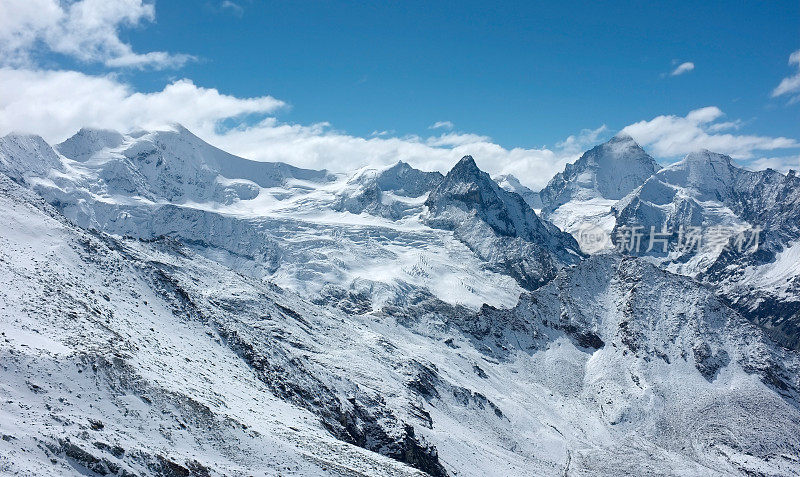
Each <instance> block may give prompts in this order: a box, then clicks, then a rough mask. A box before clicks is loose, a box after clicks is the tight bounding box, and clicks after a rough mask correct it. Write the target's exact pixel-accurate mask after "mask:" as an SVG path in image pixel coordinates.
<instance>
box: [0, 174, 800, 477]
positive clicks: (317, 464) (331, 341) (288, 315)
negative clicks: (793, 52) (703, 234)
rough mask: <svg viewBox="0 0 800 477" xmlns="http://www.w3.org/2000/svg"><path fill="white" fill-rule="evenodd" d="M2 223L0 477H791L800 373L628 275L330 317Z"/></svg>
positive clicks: (728, 327) (712, 311) (704, 310)
mask: <svg viewBox="0 0 800 477" xmlns="http://www.w3.org/2000/svg"><path fill="white" fill-rule="evenodd" d="M0 220H2V221H3V223H4V224H7V225H8V226H7V227H4V228H3V229H0V274H2V276H3V283H7V284H9V286H8V287H6V288H4V289H3V290H0V306H2V315H0V319H2V330H3V331H2V333H3V334H2V335H0V337H1V338H2V339H0V353H2V355H3V359H2V373H3V380H2V384H0V393H1V394H2V396H0V399H1V401H0V402H2V403H3V405H2V407H0V434H2V440H0V448H2V449H3V452H2V456H3V457H2V458H0V466H2V469H3V470H4V471H7V472H9V473H13V472H21V473H32V474H36V475H48V474H49V475H65V474H86V473H88V470H91V471H93V472H97V473H107V474H117V475H125V474H124V473H123V471H125V472H130V473H132V474H134V475H137V474H147V475H150V474H156V475H159V474H160V475H185V474H188V473H194V475H205V474H206V473H207V474H209V475H219V474H222V475H243V474H244V475H260V474H266V475H292V474H296V475H315V474H316V475H319V474H324V475H406V474H408V475H412V474H414V472H416V470H414V469H413V468H412V467H416V468H417V469H422V470H424V471H426V472H427V473H429V474H431V475H444V474H445V473H446V474H449V475H554V474H557V475H562V474H567V475H597V474H620V473H632V474H641V473H655V474H671V475H732V474H733V475H735V474H743V473H745V472H753V473H763V474H766V475H798V474H800V446H798V440H797V436H798V435H800V424H798V423H800V412H799V411H798V401H797V398H798V390H799V389H800V383H799V382H798V366H799V365H798V355H797V354H796V353H793V352H788V351H784V350H781V349H780V348H778V347H776V346H774V345H773V344H771V342H770V341H769V340H767V339H765V338H764V337H763V335H762V333H761V332H760V331H759V330H758V329H757V328H755V327H753V326H751V325H749V324H748V323H747V322H746V321H744V320H742V318H741V317H739V315H737V314H736V313H735V312H733V311H732V310H730V309H729V308H727V307H726V306H725V305H724V304H722V303H721V302H719V301H718V300H717V299H716V298H715V297H714V296H713V294H712V293H711V292H709V291H708V290H706V289H705V288H703V287H701V286H699V285H697V284H696V283H694V282H693V281H691V280H690V279H687V278H682V277H677V276H674V275H671V274H669V273H667V272H663V271H661V270H658V269H657V268H655V267H653V266H651V265H648V264H646V263H644V262H643V261H641V260H639V259H622V258H619V257H616V256H613V255H600V256H596V257H593V258H591V259H588V260H585V261H583V262H582V263H580V264H578V265H577V266H576V267H574V268H564V269H562V270H561V271H560V272H559V274H558V276H557V277H556V278H555V280H553V281H552V282H550V283H549V284H547V285H545V286H544V287H542V288H540V289H539V290H537V291H535V292H533V293H531V294H525V295H523V298H522V299H521V301H520V303H519V305H518V306H517V307H515V308H514V309H512V310H498V309H495V308H491V307H484V308H483V309H482V310H481V311H480V312H479V313H477V314H475V313H472V312H470V311H468V310H466V309H464V308H459V307H452V306H450V305H447V304H445V303H444V302H442V301H440V300H437V299H435V298H433V297H431V296H428V297H425V298H422V299H420V300H417V301H416V302H415V303H413V304H407V305H404V306H387V307H386V308H385V309H384V310H383V311H380V312H371V313H367V314H344V313H342V312H340V311H336V310H333V309H329V308H322V307H319V306H317V305H313V304H311V303H308V302H307V301H305V300H303V299H302V298H300V297H299V296H297V295H295V294H294V293H292V292H289V291H283V290H281V289H279V288H277V287H275V286H274V285H270V284H268V283H264V282H262V281H261V280H256V279H254V278H252V277H250V276H247V275H242V274H239V273H237V272H235V271H232V270H231V269H229V268H227V267H225V266H223V265H221V264H220V263H219V262H218V261H213V260H208V259H206V258H204V257H202V256H200V255H198V254H196V253H195V252H194V251H193V250H192V249H191V248H188V247H186V246H184V245H182V244H180V243H178V242H175V241H174V240H171V239H159V240H155V241H141V240H136V239H124V240H119V239H114V238H111V237H109V236H106V235H104V234H97V233H88V232H85V231H83V230H82V229H80V228H77V227H76V226H74V225H72V224H70V223H69V222H68V221H66V220H65V219H64V218H63V217H61V216H60V215H59V213H58V212H57V211H56V210H54V209H53V208H51V207H50V206H48V205H47V204H45V202H44V201H43V200H41V199H39V198H37V197H36V196H35V195H34V194H32V193H31V192H29V191H27V190H25V189H23V188H21V187H20V186H18V185H17V184H15V183H13V182H11V181H9V180H7V179H4V178H2V177H0ZM387 456H388V457H387ZM402 463H405V464H407V465H404V464H402ZM87 469H88V470H87Z"/></svg>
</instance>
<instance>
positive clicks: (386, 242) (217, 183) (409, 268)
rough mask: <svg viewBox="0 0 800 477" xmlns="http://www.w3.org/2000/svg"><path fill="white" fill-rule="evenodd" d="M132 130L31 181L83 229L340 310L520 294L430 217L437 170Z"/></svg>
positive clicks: (24, 157) (503, 301)
mask: <svg viewBox="0 0 800 477" xmlns="http://www.w3.org/2000/svg"><path fill="white" fill-rule="evenodd" d="M78 136H80V139H85V136H87V134H86V133H85V132H79V133H78ZM123 136H124V137H125V141H124V142H123V143H122V144H121V145H119V146H116V147H114V148H104V149H100V150H98V151H95V152H93V153H92V154H91V155H90V157H89V158H88V159H84V160H83V161H81V162H77V161H72V160H68V159H63V160H62V161H61V162H63V164H62V163H59V164H58V167H59V168H62V169H63V171H64V172H59V173H57V174H53V173H48V172H46V171H47V168H46V167H45V168H43V169H42V168H38V169H36V170H35V171H34V172H29V173H28V174H29V176H30V177H31V180H32V181H33V183H34V187H35V189H36V190H37V191H38V192H39V193H40V194H42V195H43V196H44V197H46V198H47V200H48V201H49V202H50V203H53V204H56V205H57V207H58V208H59V209H60V210H61V211H62V212H63V213H64V214H65V215H66V216H67V217H69V218H70V219H71V220H73V221H75V222H76V223H77V224H79V225H81V226H82V227H85V228H91V229H96V230H102V231H105V232H108V233H112V234H117V235H122V236H130V237H137V238H143V239H148V240H149V239H154V238H157V237H160V236H162V235H166V236H170V237H174V238H176V239H179V240H181V241H184V242H185V243H187V244H190V245H193V246H195V248H196V251H197V252H198V253H200V254H202V255H204V256H206V257H208V258H211V259H213V260H217V261H220V262H221V263H224V264H226V265H227V266H229V267H232V268H234V269H235V270H237V271H239V272H242V273H246V274H248V275H251V276H254V277H257V278H264V279H269V280H271V281H274V282H275V283H278V284H280V285H281V286H283V287H286V288H289V289H292V290H295V291H298V292H302V293H303V294H304V295H305V296H308V297H310V298H312V299H314V300H316V301H317V302H319V303H327V304H335V305H337V306H340V307H341V308H343V309H349V310H367V309H372V308H373V307H377V308H380V307H381V306H383V305H384V304H385V303H389V302H397V303H403V302H406V301H407V300H409V299H410V297H414V296H426V295H433V296H436V297H437V298H440V299H442V300H445V301H446V302H448V303H452V304H463V305H467V306H469V307H471V308H473V309H477V308H479V307H480V306H481V305H482V304H483V303H490V304H492V305H496V306H512V305H513V304H514V303H515V302H516V300H517V297H518V296H519V293H520V292H521V291H522V286H523V284H522V283H518V282H517V281H516V280H515V279H514V278H512V277H510V276H508V275H505V274H503V273H499V272H497V271H496V270H494V269H493V268H492V267H487V263H486V261H485V260H484V258H482V257H480V256H478V255H476V253H475V252H474V251H472V250H470V248H469V247H468V246H467V245H465V244H464V243H463V242H462V241H461V240H459V239H458V238H456V237H454V234H453V232H452V231H451V230H444V229H438V228H432V227H429V226H427V225H425V224H424V223H423V220H422V219H421V216H422V212H423V210H422V209H423V208H424V202H425V200H426V199H427V195H428V194H427V192H426V191H427V190H430V189H431V188H432V187H433V185H434V184H436V183H437V182H441V180H442V176H441V174H439V173H436V172H433V173H429V172H423V171H419V170H416V169H413V168H411V167H410V166H408V165H407V164H402V163H401V164H397V165H395V166H393V167H391V168H387V169H382V170H374V169H372V170H369V169H365V170H361V171H357V172H356V173H354V174H352V175H347V174H339V175H336V176H334V175H332V174H329V173H327V172H325V171H309V170H304V169H298V168H294V167H292V166H289V165H286V164H280V163H258V162H254V161H248V160H246V159H243V158H238V157H236V156H231V155H229V154H227V153H225V152H223V151H220V150H219V149H217V148H214V147H213V146H211V145H209V144H206V143H205V142H203V141H201V140H200V139H199V138H197V137H196V136H194V135H193V134H191V133H190V132H189V131H186V130H185V129H184V128H182V127H180V126H175V127H174V128H172V129H169V130H165V131H151V132H138V133H133V134H127V135H123ZM76 141H77V139H76V140H72V139H70V140H68V141H66V142H67V143H71V144H73V146H74V145H75V143H76ZM59 147H62V146H59ZM48 149H49V148H48ZM94 149H97V147H95V146H91V145H90V146H86V147H85V148H82V149H81V150H94ZM14 154H15V155H14V156H9V157H10V159H9V160H10V161H12V162H14V161H17V162H25V161H29V160H32V159H29V157H38V155H37V152H36V150H21V149H20V150H18V151H16V152H15V153H14ZM49 155H52V156H53V157H57V155H56V154H55V153H54V152H53V151H52V149H50V152H49ZM51 172H52V170H51ZM411 289H413V290H418V291H419V293H409V290H411Z"/></svg>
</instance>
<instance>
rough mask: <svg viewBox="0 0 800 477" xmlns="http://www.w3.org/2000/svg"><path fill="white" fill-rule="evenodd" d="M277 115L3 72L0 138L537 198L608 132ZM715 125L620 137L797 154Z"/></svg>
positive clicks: (63, 74)
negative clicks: (455, 128) (154, 135)
mask: <svg viewBox="0 0 800 477" xmlns="http://www.w3.org/2000/svg"><path fill="white" fill-rule="evenodd" d="M284 106H285V103H284V102H282V101H280V100H278V99H275V98H273V97H271V96H262V97H255V98H238V97H235V96H230V95H225V94H222V93H220V92H219V91H217V90H216V89H212V88H203V87H201V86H198V85H195V84H194V83H193V82H192V81H191V80H188V79H182V80H177V81H174V82H172V83H170V84H168V85H166V86H165V87H164V88H163V89H162V90H161V91H155V92H151V93H141V92H137V91H136V90H134V89H133V88H132V87H131V86H129V85H127V84H125V83H123V82H121V81H120V80H119V79H118V78H117V77H116V76H114V75H104V76H92V75H87V74H84V73H79V72H75V71H41V70H30V69H13V68H8V67H6V68H0V136H2V135H5V134H7V133H8V132H11V131H19V132H31V133H35V134H40V135H42V136H43V137H44V138H45V139H46V140H47V141H48V142H50V143H57V142H60V141H63V140H64V139H66V138H67V137H69V136H70V135H72V134H74V133H75V131H77V130H78V129H79V128H80V127H83V126H91V127H97V128H109V129H116V130H120V131H130V130H133V129H136V128H146V129H152V128H159V127H163V126H165V125H168V124H169V123H173V122H179V123H181V124H183V125H185V126H186V127H187V128H189V129H190V130H191V131H193V132H194V133H195V134H197V135H198V136H200V137H201V138H203V139H205V140H206V141H208V142H210V143H211V144H214V145H216V146H218V147H220V148H222V149H224V150H226V151H230V152H232V153H234V154H238V155H240V156H243V157H247V158H250V159H255V160H261V161H282V162H287V163H290V164H294V165H297V166H301V167H309V168H315V169H322V168H326V169H329V170H333V171H349V170H353V169H356V168H359V167H362V166H364V165H374V166H380V165H390V164H393V163H395V162H397V161H398V160H403V161H406V162H408V163H410V164H412V165H414V166H415V167H418V168H421V169H424V170H439V171H442V172H446V171H447V170H449V169H450V168H451V167H452V166H453V164H455V163H456V162H457V161H458V159H459V158H461V157H462V156H464V155H466V154H471V155H472V156H474V157H475V160H476V161H477V163H478V165H479V166H480V167H481V168H482V169H484V170H486V171H487V172H489V173H490V174H492V175H497V174H514V175H515V176H517V177H518V178H519V179H520V181H521V182H522V183H524V184H525V185H527V186H529V187H531V188H533V189H534V190H538V189H540V188H541V187H543V186H544V185H545V184H546V183H547V181H548V180H549V179H550V178H551V177H552V176H553V175H554V174H555V173H556V172H559V171H561V170H563V168H564V165H565V164H566V163H568V162H572V161H574V160H575V159H577V158H578V157H579V156H580V154H581V153H582V152H583V151H584V150H585V149H588V148H590V147H592V146H594V145H595V144H597V143H598V142H600V141H601V136H602V135H603V134H604V133H607V132H608V128H607V127H605V126H601V127H599V128H597V129H586V130H583V131H581V132H580V133H579V134H576V135H573V136H570V137H568V138H566V139H565V140H564V141H562V142H559V143H558V144H556V146H555V147H554V148H545V147H542V148H532V149H526V148H511V149H508V148H504V147H502V146H500V145H498V144H496V143H495V142H493V141H492V139H491V138H489V137H487V136H482V135H478V134H470V133H457V132H449V131H448V132H444V133H442V134H439V135H433V136H429V137H421V136H416V135H415V136H405V137H396V136H394V135H393V133H392V132H391V131H376V133H375V134H373V135H371V136H370V137H366V138H364V137H357V136H352V135H349V134H346V133H344V132H341V131H337V130H335V129H333V128H332V127H331V125H330V124H329V123H325V122H322V123H316V124H311V125H300V124H288V123H284V122H281V121H279V120H278V119H277V118H275V117H273V115H274V113H275V112H277V111H279V110H280V109H281V108H282V107H284ZM721 117H722V112H721V111H720V110H719V109H718V108H715V107H709V108H703V109H698V110H695V111H692V112H690V113H689V114H688V115H686V117H678V116H659V117H657V118H654V119H652V120H650V121H642V122H639V123H635V124H632V125H631V126H629V127H627V128H625V132H628V133H629V134H631V135H632V136H633V137H634V138H636V139H637V140H638V141H640V143H642V144H643V145H645V146H649V149H650V150H651V151H652V152H654V153H655V155H656V156H657V157H674V156H676V155H679V154H683V153H685V152H689V151H691V150H696V149H699V148H708V149H712V150H716V151H720V152H725V153H729V154H733V155H734V156H737V157H752V154H753V151H754V150H765V151H766V150H772V149H778V148H782V147H795V146H797V143H796V142H795V141H793V140H791V139H786V138H769V137H760V136H735V135H731V134H714V133H713V131H711V129H712V128H713V127H714V126H715V125H724V124H725V123H723V122H720V121H718V120H719V119H720V118H721ZM231 119H233V121H231ZM245 119H246V120H245ZM732 123H735V121H734V122H732ZM223 124H225V125H230V124H235V126H233V127H232V128H225V127H223ZM725 127H726V128H731V127H732V126H725ZM723 129H724V128H723Z"/></svg>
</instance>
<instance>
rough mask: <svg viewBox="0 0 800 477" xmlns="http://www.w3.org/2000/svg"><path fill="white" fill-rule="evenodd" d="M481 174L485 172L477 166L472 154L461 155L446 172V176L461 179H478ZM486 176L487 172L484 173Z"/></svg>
mask: <svg viewBox="0 0 800 477" xmlns="http://www.w3.org/2000/svg"><path fill="white" fill-rule="evenodd" d="M481 174H486V173H485V172H483V171H482V170H481V169H480V168H479V167H478V164H476V163H475V159H473V158H472V156H464V157H462V158H461V159H460V160H459V161H458V162H457V163H456V165H455V166H453V168H452V169H450V172H448V173H447V176H448V177H459V178H461V179H466V178H472V179H473V180H478V179H479V178H480V177H481ZM486 176H487V178H488V174H486Z"/></svg>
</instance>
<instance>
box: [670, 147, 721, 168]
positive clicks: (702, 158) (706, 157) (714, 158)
mask: <svg viewBox="0 0 800 477" xmlns="http://www.w3.org/2000/svg"><path fill="white" fill-rule="evenodd" d="M681 162H682V163H685V164H687V165H689V164H711V163H715V164H725V165H732V159H731V157H730V156H728V155H725V154H720V153H718V152H713V151H709V150H708V149H700V150H699V151H695V152H690V153H689V154H687V155H686V156H684V158H683V160H682V161H681Z"/></svg>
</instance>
